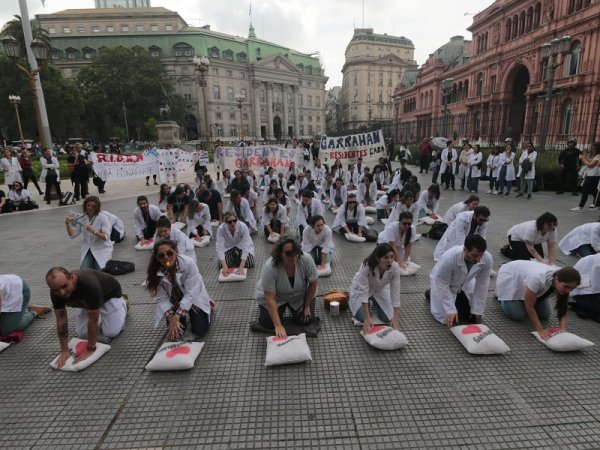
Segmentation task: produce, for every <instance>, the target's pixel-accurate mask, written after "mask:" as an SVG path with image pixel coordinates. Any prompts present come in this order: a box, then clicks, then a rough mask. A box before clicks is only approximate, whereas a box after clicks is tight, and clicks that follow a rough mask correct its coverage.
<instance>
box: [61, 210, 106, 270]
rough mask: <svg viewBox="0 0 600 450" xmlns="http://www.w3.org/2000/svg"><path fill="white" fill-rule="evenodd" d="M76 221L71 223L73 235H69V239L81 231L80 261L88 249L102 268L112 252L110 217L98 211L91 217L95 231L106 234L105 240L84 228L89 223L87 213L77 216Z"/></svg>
mask: <svg viewBox="0 0 600 450" xmlns="http://www.w3.org/2000/svg"><path fill="white" fill-rule="evenodd" d="M76 222H77V223H72V227H73V231H74V233H73V236H71V239H75V238H76V237H78V236H79V235H80V234H82V233H83V242H82V244H81V258H80V261H81V262H83V258H85V255H86V254H87V252H88V250H89V251H91V252H92V255H93V256H94V259H95V260H96V262H97V263H98V265H99V266H100V268H101V269H104V266H106V262H107V261H108V260H109V259H111V258H112V252H113V241H111V240H110V233H111V231H112V226H111V225H110V219H109V218H108V216H105V215H104V214H102V213H100V214H98V215H97V216H96V217H94V218H93V222H92V223H91V224H92V226H93V227H94V229H95V230H96V231H99V232H101V233H104V235H105V236H106V240H104V239H100V238H99V237H97V236H96V235H93V234H92V233H89V232H87V231H86V230H85V227H86V226H87V225H88V224H90V218H89V217H88V215H87V214H82V215H81V216H77V217H76Z"/></svg>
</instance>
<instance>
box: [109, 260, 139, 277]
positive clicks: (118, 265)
mask: <svg viewBox="0 0 600 450" xmlns="http://www.w3.org/2000/svg"><path fill="white" fill-rule="evenodd" d="M133 271H135V264H134V263H132V262H129V261H117V260H116V259H110V260H108V261H107V262H106V266H104V269H102V272H106V273H110V274H111V275H124V274H126V273H131V272H133Z"/></svg>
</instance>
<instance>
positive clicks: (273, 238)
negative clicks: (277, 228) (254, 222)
mask: <svg viewBox="0 0 600 450" xmlns="http://www.w3.org/2000/svg"><path fill="white" fill-rule="evenodd" d="M279 237H280V235H279V233H273V235H272V236H269V237H267V241H269V242H270V243H271V244H276V243H277V241H279Z"/></svg>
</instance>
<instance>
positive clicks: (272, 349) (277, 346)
mask: <svg viewBox="0 0 600 450" xmlns="http://www.w3.org/2000/svg"><path fill="white" fill-rule="evenodd" d="M304 361H312V356H311V354H310V348H309V346H308V344H307V343H306V334H304V333H302V334H299V335H297V336H288V337H287V338H280V337H277V336H269V337H268V338H267V356H266V358H265V366H279V365H282V364H295V363H301V362H304Z"/></svg>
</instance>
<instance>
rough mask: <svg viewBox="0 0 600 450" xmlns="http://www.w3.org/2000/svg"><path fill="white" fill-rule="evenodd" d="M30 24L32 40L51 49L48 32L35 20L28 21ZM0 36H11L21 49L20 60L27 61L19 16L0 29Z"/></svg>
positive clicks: (21, 22)
mask: <svg viewBox="0 0 600 450" xmlns="http://www.w3.org/2000/svg"><path fill="white" fill-rule="evenodd" d="M29 23H30V24H31V34H32V36H33V39H37V40H39V41H42V42H43V43H44V44H46V45H47V46H48V48H52V45H51V44H50V35H49V34H48V31H47V30H45V29H43V28H42V26H41V25H40V23H39V22H38V21H37V20H35V19H34V20H30V21H29ZM0 36H2V37H5V36H12V37H14V38H15V39H16V40H17V41H18V42H19V45H20V47H21V58H23V59H25V60H26V59H27V50H26V48H25V37H24V35H23V21H22V20H21V16H18V15H17V16H14V19H13V20H10V21H8V22H6V23H5V24H4V27H2V31H1V32H0Z"/></svg>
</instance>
